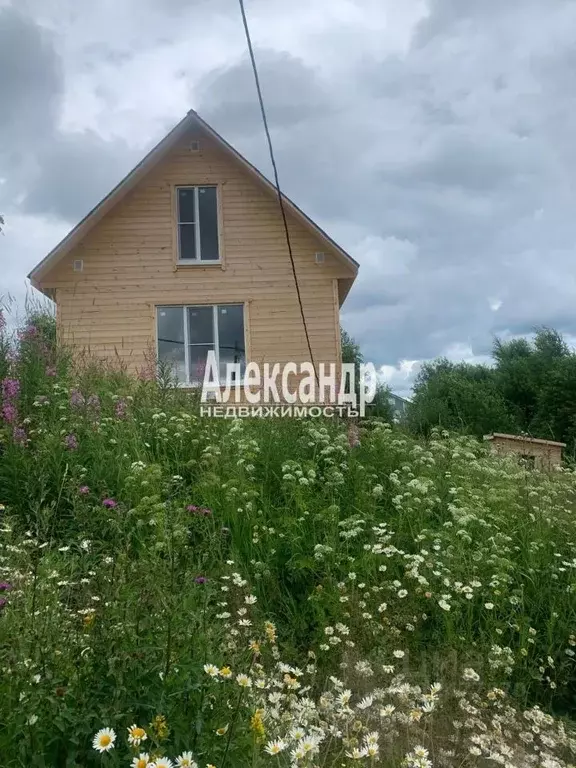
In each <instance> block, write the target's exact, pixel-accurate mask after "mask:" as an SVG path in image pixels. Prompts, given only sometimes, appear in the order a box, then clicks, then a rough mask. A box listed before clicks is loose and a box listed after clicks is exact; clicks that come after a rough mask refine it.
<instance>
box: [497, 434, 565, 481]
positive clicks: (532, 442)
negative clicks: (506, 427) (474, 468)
mask: <svg viewBox="0 0 576 768" xmlns="http://www.w3.org/2000/svg"><path fill="white" fill-rule="evenodd" d="M484 440H489V441H491V443H492V450H493V451H494V453H501V454H503V453H515V454H517V455H518V458H520V459H522V460H523V461H524V463H525V464H526V465H527V466H529V467H533V468H534V469H540V470H543V471H546V472H547V471H549V470H551V469H555V468H556V467H559V466H561V464H562V448H566V443H557V442H556V441H555V440H541V439H540V438H538V437H528V436H527V435H506V434H503V433H502V432H494V433H493V434H492V435H484Z"/></svg>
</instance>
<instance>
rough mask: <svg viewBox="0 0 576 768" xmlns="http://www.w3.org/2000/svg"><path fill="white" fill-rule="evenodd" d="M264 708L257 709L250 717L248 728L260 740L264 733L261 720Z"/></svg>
mask: <svg viewBox="0 0 576 768" xmlns="http://www.w3.org/2000/svg"><path fill="white" fill-rule="evenodd" d="M263 715H264V710H263V709H257V710H256V712H254V714H253V715H252V717H251V718H250V730H251V731H252V732H253V733H255V734H256V738H257V739H259V740H261V739H263V738H264V736H265V735H266V730H265V728H264V720H263Z"/></svg>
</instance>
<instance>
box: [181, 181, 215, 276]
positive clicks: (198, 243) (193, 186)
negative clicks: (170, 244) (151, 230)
mask: <svg viewBox="0 0 576 768" xmlns="http://www.w3.org/2000/svg"><path fill="white" fill-rule="evenodd" d="M200 187H203V188H207V187H211V188H212V189H215V190H216V228H217V240H218V258H217V259H202V247H201V238H200V226H201V224H200V205H199V200H198V190H199V189H200ZM174 189H175V191H174V194H175V196H176V202H175V208H176V227H177V230H178V231H177V233H176V237H177V244H178V252H177V254H176V263H177V264H179V265H182V264H221V263H222V256H221V253H220V252H221V243H220V190H219V188H218V185H217V184H178V185H177V186H176V187H175V188H174ZM181 189H193V190H194V210H195V211H196V221H194V222H187V221H180V190H181ZM182 225H184V226H188V227H192V226H193V227H194V242H195V245H196V258H195V259H183V258H181V255H180V254H181V253H182V247H181V243H180V227H181V226H182Z"/></svg>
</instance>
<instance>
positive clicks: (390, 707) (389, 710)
mask: <svg viewBox="0 0 576 768" xmlns="http://www.w3.org/2000/svg"><path fill="white" fill-rule="evenodd" d="M395 709H396V707H395V706H394V704H386V706H384V707H382V709H381V710H380V717H390V716H391V715H392V714H393V713H394V710H395Z"/></svg>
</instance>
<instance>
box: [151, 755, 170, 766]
mask: <svg viewBox="0 0 576 768" xmlns="http://www.w3.org/2000/svg"><path fill="white" fill-rule="evenodd" d="M154 768H174V763H173V762H172V760H170V759H169V758H167V757H159V758H158V759H157V760H156V762H155V763H154Z"/></svg>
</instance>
